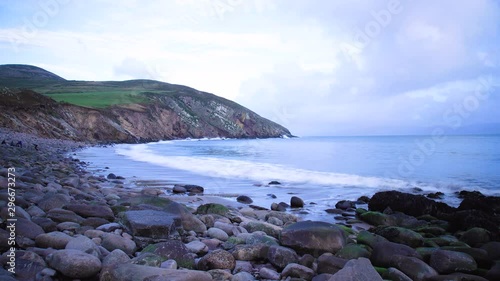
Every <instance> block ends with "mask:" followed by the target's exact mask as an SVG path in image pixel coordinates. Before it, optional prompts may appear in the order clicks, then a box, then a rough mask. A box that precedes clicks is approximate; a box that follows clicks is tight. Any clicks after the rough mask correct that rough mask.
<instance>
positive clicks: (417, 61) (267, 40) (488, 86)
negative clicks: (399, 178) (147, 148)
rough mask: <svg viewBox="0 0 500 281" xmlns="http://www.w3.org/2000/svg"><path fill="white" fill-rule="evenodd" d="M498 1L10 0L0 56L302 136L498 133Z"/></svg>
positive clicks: (4, 10)
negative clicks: (160, 85) (198, 99)
mask: <svg viewBox="0 0 500 281" xmlns="http://www.w3.org/2000/svg"><path fill="white" fill-rule="evenodd" d="M499 27H500V2H499V1H498V0H474V1H465V0H441V1H432V0H422V1H416V0H414V1H412V0H331V1H323V0H316V1H315V0H308V1H306V0H183V1H181V0H170V1H168V0H145V1H139V0H123V1H110V0H88V1H76V0H39V1H34V0H33V1H31V0H24V1H18V0H2V1H0V64H11V63H16V64H31V65H36V66H39V67H42V68H45V69H46V70H49V71H51V72H54V73H56V74H58V75H59V76H62V77H63V78H66V79H70V80H95V81H99V80H129V79H138V78H145V79H154V80H160V81H164V82H168V83H174V84H182V85H187V86H190V87H193V88H195V89H198V90H201V91H205V92H210V93H214V94H216V95H219V96H222V97H225V98H227V99H230V100H233V101H236V102H238V103H240V104H242V105H244V106H246V107H248V108H250V109H251V110H253V111H255V112H256V113H258V114H260V115H261V116H263V117H266V118H268V119H271V120H273V121H276V122H278V123H280V124H282V125H284V126H285V127H287V128H288V129H290V131H291V132H292V134H295V135H299V136H306V135H385V134H420V133H425V134H434V133H435V134H440V133H445V134H460V133H470V132H474V133H500V125H499V124H500V110H498V109H499V108H500V97H499V93H500V91H499V87H500V76H499V74H500V36H499V35H500V30H499Z"/></svg>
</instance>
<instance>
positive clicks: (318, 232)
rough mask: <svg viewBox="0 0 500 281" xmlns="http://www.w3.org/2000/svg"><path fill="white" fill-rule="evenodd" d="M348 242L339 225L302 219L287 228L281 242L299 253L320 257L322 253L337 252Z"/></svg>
mask: <svg viewBox="0 0 500 281" xmlns="http://www.w3.org/2000/svg"><path fill="white" fill-rule="evenodd" d="M345 242H346V238H345V233H344V231H343V230H342V229H341V228H340V227H338V226H337V225H334V224H330V223H326V222H321V221H301V222H297V223H294V224H291V225H289V226H287V227H285V228H283V231H282V232H281V235H280V243H281V244H282V245H283V246H286V247H290V248H292V249H294V250H296V251H297V252H299V253H304V254H311V255H313V256H315V257H318V256H319V255H321V254H322V253H325V252H329V253H336V252H337V251H338V250H340V249H341V248H342V247H343V246H344V245H345Z"/></svg>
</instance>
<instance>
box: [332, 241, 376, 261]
mask: <svg viewBox="0 0 500 281" xmlns="http://www.w3.org/2000/svg"><path fill="white" fill-rule="evenodd" d="M335 255H336V256H337V257H339V258H342V259H346V260H352V259H357V258H370V255H371V253H370V251H368V250H367V249H366V246H364V247H363V246H362V245H358V244H348V245H346V246H344V247H343V248H342V249H340V250H339V251H338V252H337V253H336V254H335Z"/></svg>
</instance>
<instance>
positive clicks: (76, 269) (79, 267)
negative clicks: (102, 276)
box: [47, 250, 102, 279]
mask: <svg viewBox="0 0 500 281" xmlns="http://www.w3.org/2000/svg"><path fill="white" fill-rule="evenodd" d="M47 262H48V264H49V266H50V267H52V268H54V269H56V270H57V271H59V272H61V273H62V274H63V275H64V276H67V277H70V278H78V279H84V278H90V277H92V276H95V275H97V273H99V271H101V266H102V265H101V261H100V260H99V259H98V258H97V257H95V256H93V255H90V254H87V253H84V252H82V251H79V250H59V251H57V252H55V253H52V254H50V255H49V256H47Z"/></svg>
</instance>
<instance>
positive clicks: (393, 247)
mask: <svg viewBox="0 0 500 281" xmlns="http://www.w3.org/2000/svg"><path fill="white" fill-rule="evenodd" d="M398 256H406V257H417V258H421V256H420V255H419V254H418V253H417V251H415V249H413V248H411V247H410V246H407V245H403V244H398V243H394V242H379V243H376V244H375V246H374V247H373V251H372V255H371V257H370V260H371V262H372V263H373V264H374V265H376V266H381V267H391V266H392V267H395V264H396V262H397V260H396V258H397V257H398Z"/></svg>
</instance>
